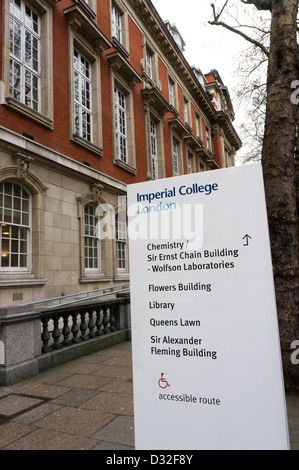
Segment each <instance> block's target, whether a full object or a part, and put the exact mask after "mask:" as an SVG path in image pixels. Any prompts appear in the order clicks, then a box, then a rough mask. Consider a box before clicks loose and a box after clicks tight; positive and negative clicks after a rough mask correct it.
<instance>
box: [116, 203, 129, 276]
mask: <svg viewBox="0 0 299 470" xmlns="http://www.w3.org/2000/svg"><path fill="white" fill-rule="evenodd" d="M119 214H121V216H120V217H119ZM115 241H116V268H117V271H118V272H119V273H121V272H127V271H128V243H127V221H126V215H125V213H123V212H121V213H120V212H116V214H115Z"/></svg>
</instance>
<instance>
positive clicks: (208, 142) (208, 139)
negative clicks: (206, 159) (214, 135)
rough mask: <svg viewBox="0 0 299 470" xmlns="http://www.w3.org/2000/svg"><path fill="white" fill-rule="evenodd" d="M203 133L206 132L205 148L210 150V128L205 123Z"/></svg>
mask: <svg viewBox="0 0 299 470" xmlns="http://www.w3.org/2000/svg"><path fill="white" fill-rule="evenodd" d="M205 133H206V145H207V150H210V151H211V150H212V142H211V129H210V127H209V126H208V125H207V124H205Z"/></svg>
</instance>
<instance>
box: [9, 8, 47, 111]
mask: <svg viewBox="0 0 299 470" xmlns="http://www.w3.org/2000/svg"><path fill="white" fill-rule="evenodd" d="M15 2H18V3H19V5H20V8H19V7H18V5H16V3H15ZM28 11H29V12H30V17H31V19H32V24H30V20H29V15H28V14H27V13H28ZM34 19H35V21H34ZM34 26H35V27H34ZM17 30H18V33H19V34H16V32H17ZM17 37H19V41H20V44H18V42H17V39H16V38H17ZM29 41H30V42H29ZM26 45H27V46H28V48H27V50H26ZM34 51H35V52H34ZM28 52H29V54H28ZM34 63H36V65H35V66H34V65H33V64H34ZM17 67H18V68H19V75H15V74H14V72H12V71H14V70H15V69H16V68H17ZM18 77H19V78H18ZM28 78H29V80H30V81H29V80H28ZM17 80H19V86H18V89H17V88H16V86H14V84H13V82H16V81H17ZM34 81H35V82H36V83H35V84H34ZM26 88H27V89H29V92H30V93H29V95H27V93H26ZM40 89H41V18H40V15H39V14H38V12H37V11H36V10H35V9H34V8H32V6H31V5H30V4H29V3H27V2H25V1H23V0H11V3H10V72H9V94H10V96H11V97H12V98H14V99H16V100H17V101H19V102H20V103H23V104H24V105H25V106H28V108H31V109H33V110H34V111H37V112H40V110H41V104H40V101H41V91H40Z"/></svg>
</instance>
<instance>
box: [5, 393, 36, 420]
mask: <svg viewBox="0 0 299 470" xmlns="http://www.w3.org/2000/svg"><path fill="white" fill-rule="evenodd" d="M40 403H42V400H39V399H37V398H29V397H23V396H20V395H15V394H12V395H7V396H5V397H4V398H1V399H0V415H2V416H13V415H16V414H17V413H20V412H22V411H23V412H24V411H25V410H28V409H29V408H33V407H34V406H37V405H39V404H40Z"/></svg>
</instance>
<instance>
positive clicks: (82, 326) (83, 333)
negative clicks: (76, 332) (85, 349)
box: [80, 310, 87, 341]
mask: <svg viewBox="0 0 299 470" xmlns="http://www.w3.org/2000/svg"><path fill="white" fill-rule="evenodd" d="M85 313H86V312H85V310H82V312H80V316H81V324H80V331H81V336H80V339H81V341H85V340H86V339H87V336H86V330H87V325H86V321H85Z"/></svg>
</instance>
